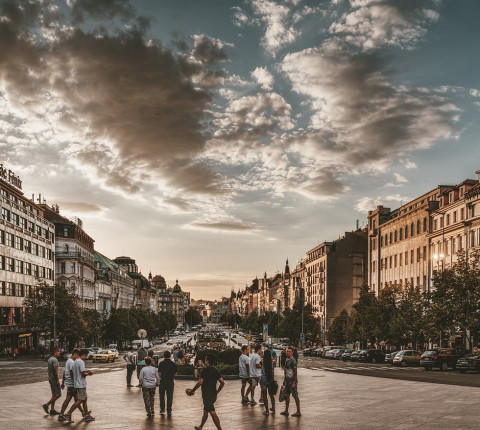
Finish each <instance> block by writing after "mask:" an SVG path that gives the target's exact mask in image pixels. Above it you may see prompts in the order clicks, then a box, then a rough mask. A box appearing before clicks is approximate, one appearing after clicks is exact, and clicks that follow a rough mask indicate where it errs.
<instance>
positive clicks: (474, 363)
mask: <svg viewBox="0 0 480 430" xmlns="http://www.w3.org/2000/svg"><path fill="white" fill-rule="evenodd" d="M457 370H459V371H460V373H465V372H466V371H467V370H474V371H476V372H479V373H480V355H479V354H478V353H477V354H468V355H466V356H465V357H461V358H459V359H458V360H457Z"/></svg>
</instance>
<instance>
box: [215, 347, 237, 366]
mask: <svg viewBox="0 0 480 430" xmlns="http://www.w3.org/2000/svg"><path fill="white" fill-rule="evenodd" d="M241 355H242V352H241V351H240V350H239V349H237V348H227V349H225V350H223V351H221V352H220V353H219V354H218V361H219V362H221V363H225V364H238V358H239V357H240V356H241Z"/></svg>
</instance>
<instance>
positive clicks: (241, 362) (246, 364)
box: [238, 345, 252, 405]
mask: <svg viewBox="0 0 480 430" xmlns="http://www.w3.org/2000/svg"><path fill="white" fill-rule="evenodd" d="M249 352H250V347H249V346H248V345H242V355H241V356H240V357H239V358H238V376H239V378H240V379H241V381H242V388H241V390H240V393H241V395H242V404H244V405H246V404H247V403H248V402H249V401H248V395H249V394H250V392H251V391H252V382H251V379H250V359H249V358H248V354H249ZM247 382H248V384H249V386H248V389H247V392H245V387H246V386H247Z"/></svg>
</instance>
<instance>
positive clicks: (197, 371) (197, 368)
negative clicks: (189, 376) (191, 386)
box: [194, 360, 205, 381]
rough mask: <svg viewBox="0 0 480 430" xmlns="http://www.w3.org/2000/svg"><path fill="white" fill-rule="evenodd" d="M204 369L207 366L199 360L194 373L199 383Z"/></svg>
mask: <svg viewBox="0 0 480 430" xmlns="http://www.w3.org/2000/svg"><path fill="white" fill-rule="evenodd" d="M204 367H205V365H204V364H203V361H202V360H198V361H197V365H196V366H195V371H194V375H195V379H196V380H197V381H198V380H199V379H200V374H201V373H202V370H203V368H204Z"/></svg>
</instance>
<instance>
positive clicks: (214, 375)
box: [187, 354, 225, 430]
mask: <svg viewBox="0 0 480 430" xmlns="http://www.w3.org/2000/svg"><path fill="white" fill-rule="evenodd" d="M214 361H215V356H213V355H212V354H207V356H206V357H205V365H206V367H205V368H204V369H203V370H202V374H201V375H200V379H199V381H198V382H197V383H196V384H195V387H193V388H192V389H191V390H187V394H188V395H189V396H193V395H194V394H195V391H196V390H197V388H199V387H202V399H203V417H202V422H201V424H200V425H199V426H195V430H202V429H203V426H204V425H205V423H206V422H207V419H208V414H210V416H211V417H212V420H213V422H214V423H215V426H216V427H217V429H218V430H222V427H221V426H220V419H219V418H218V415H217V413H216V412H215V402H216V401H217V395H218V393H219V392H220V391H221V390H222V388H223V386H224V385H225V381H224V380H223V378H222V375H220V372H219V371H218V370H217V369H216V368H215V367H214V366H213V365H214ZM217 381H218V382H219V386H218V389H217Z"/></svg>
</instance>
